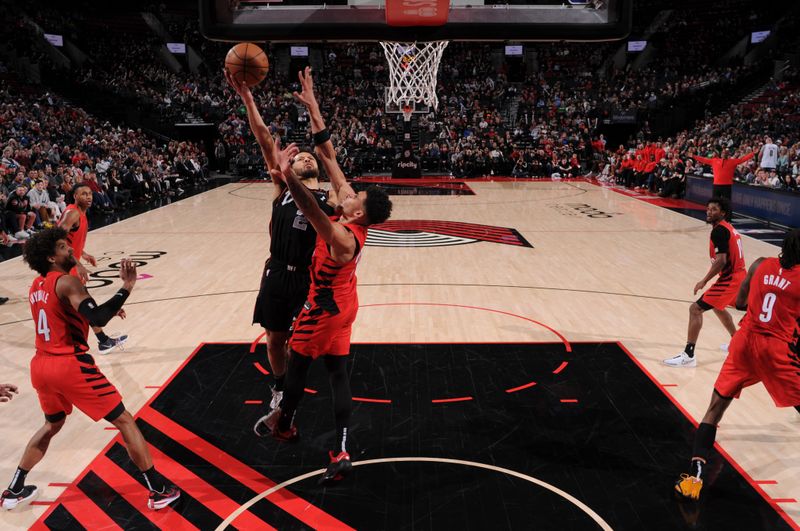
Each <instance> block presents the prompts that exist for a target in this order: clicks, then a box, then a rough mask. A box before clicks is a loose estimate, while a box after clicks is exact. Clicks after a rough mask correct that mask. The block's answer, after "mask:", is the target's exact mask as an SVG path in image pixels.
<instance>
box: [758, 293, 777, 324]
mask: <svg viewBox="0 0 800 531" xmlns="http://www.w3.org/2000/svg"><path fill="white" fill-rule="evenodd" d="M777 300H778V296H777V295H775V294H774V293H767V294H766V295H764V302H763V304H761V313H760V314H759V315H758V319H759V320H760V321H761V322H762V323H768V322H770V321H771V320H772V309H773V308H774V307H775V301H777Z"/></svg>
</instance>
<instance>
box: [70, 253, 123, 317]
mask: <svg viewBox="0 0 800 531" xmlns="http://www.w3.org/2000/svg"><path fill="white" fill-rule="evenodd" d="M136 275H137V273H136V265H135V264H134V263H133V262H131V261H130V260H128V259H123V260H122V261H121V262H120V268H119V277H120V278H121V279H122V289H120V290H119V291H117V292H116V293H115V294H114V295H113V296H112V297H111V298H110V299H108V300H107V301H106V302H104V303H103V304H100V305H98V304H97V302H95V300H94V299H93V298H92V297H91V295H89V292H88V291H86V287H85V286H84V285H83V284H82V283H81V281H80V280H78V279H77V278H75V277H73V276H72V275H62V276H61V277H59V279H58V281H57V282H56V295H58V298H59V299H62V300H67V301H69V303H70V304H71V305H72V307H73V308H75V309H76V310H77V311H78V312H80V314H81V315H83V316H84V317H86V319H87V320H88V321H89V324H91V325H92V326H105V325H106V324H108V322H109V321H110V320H111V318H112V317H114V316H115V315H119V314H120V313H121V312H122V305H123V304H125V301H126V300H128V296H129V295H130V294H131V291H132V290H133V286H134V285H135V284H136ZM123 315H124V312H123Z"/></svg>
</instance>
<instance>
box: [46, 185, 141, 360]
mask: <svg viewBox="0 0 800 531" xmlns="http://www.w3.org/2000/svg"><path fill="white" fill-rule="evenodd" d="M70 193H71V194H72V198H73V201H74V202H73V203H71V204H69V205H68V206H67V208H66V209H65V210H64V214H63V215H62V216H61V220H60V221H59V223H58V226H59V227H60V228H62V229H64V230H65V231H67V242H68V243H69V246H70V247H72V252H73V253H74V256H75V267H73V268H72V269H71V270H70V272H69V274H70V275H73V276H76V277H78V278H80V279H81V282H83V283H84V284H86V282H88V281H89V271H87V270H86V267H85V266H84V265H83V264H82V263H81V259H84V260H86V261H87V262H89V263H90V264H91V265H93V266H97V260H96V259H95V257H94V256H92V255H90V254H89V253H87V252H86V250H85V249H84V246H85V245H86V235H87V234H88V233H89V221H88V219H87V218H86V211H87V210H89V207H91V206H92V189H91V188H89V185H88V184H84V183H79V184H76V185H75V186H74V187H73V188H72V191H71V192H70ZM92 331H93V332H94V335H95V336H97V351H98V352H100V354H108V353H109V352H111V351H112V350H114V349H115V348H117V347H119V346H122V345H123V344H125V341H127V340H128V336H127V335H121V336H119V337H109V336H107V335H106V334H105V332H103V328H102V327H100V326H92Z"/></svg>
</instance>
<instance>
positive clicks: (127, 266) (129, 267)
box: [119, 258, 137, 291]
mask: <svg viewBox="0 0 800 531" xmlns="http://www.w3.org/2000/svg"><path fill="white" fill-rule="evenodd" d="M136 276H137V273H136V264H134V263H133V262H131V261H130V260H129V259H128V258H123V259H122V260H120V262H119V278H120V279H122V282H123V284H124V286H123V287H124V288H125V289H127V290H128V291H130V290H132V289H133V286H134V284H136Z"/></svg>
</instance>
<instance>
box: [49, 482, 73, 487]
mask: <svg viewBox="0 0 800 531" xmlns="http://www.w3.org/2000/svg"><path fill="white" fill-rule="evenodd" d="M47 486H48V487H69V486H70V483H48V484H47Z"/></svg>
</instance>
